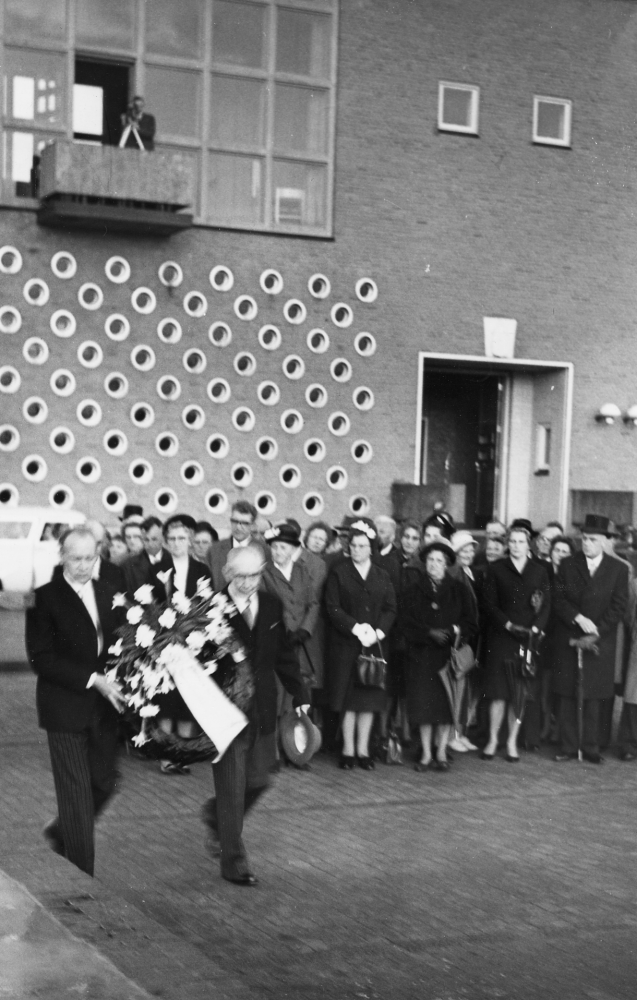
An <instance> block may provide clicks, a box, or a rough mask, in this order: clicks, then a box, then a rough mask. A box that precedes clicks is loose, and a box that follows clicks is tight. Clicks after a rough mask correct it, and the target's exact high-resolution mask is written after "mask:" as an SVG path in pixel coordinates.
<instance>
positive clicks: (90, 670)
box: [26, 526, 124, 875]
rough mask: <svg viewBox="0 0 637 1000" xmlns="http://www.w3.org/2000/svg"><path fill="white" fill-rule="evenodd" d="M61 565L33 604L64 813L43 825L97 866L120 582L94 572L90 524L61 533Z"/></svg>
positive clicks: (39, 695)
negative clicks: (108, 670) (107, 671)
mask: <svg viewBox="0 0 637 1000" xmlns="http://www.w3.org/2000/svg"><path fill="white" fill-rule="evenodd" d="M61 554H62V567H63V572H62V574H60V575H59V576H56V577H54V579H53V580H51V582H50V583H47V584H45V585H44V586H43V587H38V589H37V590H36V591H35V606H34V607H33V608H31V609H30V610H29V611H28V612H27V631H26V642H27V650H28V653H29V660H30V663H31V666H32V668H33V670H34V671H35V673H36V674H37V675H38V683H37V688H36V701H37V709H38V718H39V722H40V726H41V727H42V729H45V730H46V732H47V737H48V742H49V751H50V755H51V767H52V770H53V779H54V782H55V791H56V795H57V801H58V817H57V818H56V819H54V820H53V821H52V822H51V823H49V824H48V826H47V827H45V831H44V832H45V837H46V838H47V840H48V842H49V843H50V845H51V847H52V848H53V849H54V850H55V851H56V852H57V853H58V854H64V855H66V857H67V858H68V860H69V861H71V862H72V863H73V864H74V865H77V867H78V868H81V869H82V871H85V872H87V873H88V874H89V875H92V874H93V869H94V859H95V844H94V836H93V832H94V822H95V817H96V816H97V815H98V814H99V813H100V812H101V811H102V809H103V808H104V806H105V805H106V803H107V802H108V800H109V798H110V797H111V795H112V794H113V792H114V790H115V782H116V778H117V770H116V756H117V735H118V724H117V712H118V711H121V709H122V708H123V706H124V699H123V697H122V695H121V692H120V690H119V687H118V686H117V685H116V684H112V683H110V682H109V681H107V680H106V677H105V676H104V668H105V666H106V660H107V657H108V649H109V646H110V645H111V643H112V642H113V641H114V633H115V629H116V628H117V627H118V626H119V625H121V624H122V623H123V620H124V612H123V609H122V608H120V607H116V608H113V597H114V595H115V590H114V588H112V587H111V586H109V584H107V583H105V582H103V581H102V580H93V579H92V578H91V575H92V572H93V567H94V565H95V561H96V559H97V545H96V541H95V537H94V535H93V534H92V532H91V531H90V530H89V529H88V528H86V527H83V526H82V527H77V528H72V529H71V530H70V531H68V532H67V533H66V534H65V535H64V536H63V538H62V540H61Z"/></svg>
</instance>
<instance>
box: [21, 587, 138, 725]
mask: <svg viewBox="0 0 637 1000" xmlns="http://www.w3.org/2000/svg"><path fill="white" fill-rule="evenodd" d="M93 590H94V593H95V602H96V604H97V611H98V615H99V619H100V625H101V630H102V639H103V648H102V652H101V654H100V655H99V656H98V654H97V632H96V630H95V626H94V624H93V620H92V618H91V616H90V614H89V613H88V610H87V608H86V606H85V605H84V602H83V601H82V599H81V598H80V597H78V595H77V594H76V593H75V591H74V590H73V588H72V587H71V586H69V584H68V583H67V582H66V580H65V579H64V577H63V576H57V577H55V578H54V579H53V580H51V582H50V583H46V584H44V586H43V587H38V588H37V590H36V591H35V605H34V607H33V608H29V609H28V611H27V622H26V644H27V651H28V655H29V662H30V664H31V667H32V669H33V670H34V672H35V673H36V674H37V676H38V682H37V687H36V704H37V709H38V719H39V722H40V726H41V727H42V729H47V730H49V731H51V732H67V733H77V732H80V731H81V730H82V729H84V728H85V727H86V726H87V725H88V724H89V722H90V721H91V719H92V718H93V716H94V714H95V712H96V710H97V709H98V707H99V709H100V711H103V709H104V705H105V704H106V705H107V706H108V708H109V709H110V710H111V711H112V712H113V713H115V709H112V708H111V706H110V705H109V703H108V702H106V700H105V699H104V698H103V697H102V695H101V694H99V692H97V691H96V690H95V688H87V687H86V685H87V683H88V681H89V678H90V676H91V674H93V673H104V669H105V667H106V661H107V659H108V648H109V646H111V645H112V644H113V642H114V641H115V629H116V628H118V627H119V626H120V625H122V624H123V623H124V614H125V612H124V609H123V608H113V597H114V595H115V589H114V588H113V587H111V586H109V584H108V583H105V582H103V581H102V580H94V581H93Z"/></svg>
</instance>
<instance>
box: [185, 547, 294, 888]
mask: <svg viewBox="0 0 637 1000" xmlns="http://www.w3.org/2000/svg"><path fill="white" fill-rule="evenodd" d="M264 569H265V560H264V557H263V553H262V551H261V549H260V548H258V547H257V546H256V545H247V546H246V547H244V548H233V549H230V551H229V552H228V555H227V559H226V563H225V566H224V568H223V575H224V578H225V580H226V581H227V587H226V589H225V590H224V593H225V594H227V596H228V597H229V598H230V600H231V601H232V602H233V604H234V607H235V608H236V613H234V614H233V615H232V616H231V617H230V624H231V626H232V628H233V630H234V632H235V634H236V636H237V639H238V640H239V642H240V643H241V645H242V647H243V648H244V650H245V653H246V656H247V660H248V663H249V665H250V671H251V674H252V680H253V693H252V695H251V697H250V699H249V702H248V705H247V706H246V707H244V709H243V710H244V712H245V715H246V716H247V719H248V725H247V726H246V727H245V728H244V729H243V730H242V732H241V733H239V735H238V736H236V737H235V739H234V740H233V741H232V743H231V744H230V746H229V747H228V749H227V750H226V751H225V753H224V755H223V757H222V758H221V760H219V761H218V762H216V763H213V765H212V770H213V776H214V782H215V792H216V797H215V798H212V799H209V800H208V801H207V802H206V803H205V804H204V806H203V809H202V819H203V821H204V823H205V824H206V826H207V827H208V831H209V837H208V847H209V849H210V851H211V853H213V854H214V855H215V856H218V857H220V860H221V874H222V876H223V878H225V879H227V881H229V882H234V883H235V884H237V885H243V886H254V885H256V884H257V879H256V878H255V876H254V875H253V874H252V872H251V871H250V865H249V862H248V856H247V853H246V849H245V847H244V844H243V839H242V833H243V818H244V816H245V814H246V812H247V811H248V810H249V809H251V808H252V807H253V806H254V804H255V803H256V801H257V800H258V799H259V798H260V796H261V795H262V794H263V792H264V791H265V790H266V788H267V787H268V784H269V774H270V769H271V767H272V766H273V764H274V762H275V758H276V752H275V728H276V709H277V689H276V681H275V674H276V675H278V677H279V678H280V680H281V682H282V684H283V686H284V687H285V688H286V690H287V691H289V693H290V694H291V695H292V697H293V704H294V707H295V708H296V709H297V711H299V710H303V711H306V710H307V709H308V708H309V701H310V698H309V693H308V692H307V691H306V689H305V686H304V684H303V681H302V678H301V673H300V668H299V662H298V657H297V655H296V653H295V650H294V648H293V646H292V645H291V643H290V642H289V640H288V638H287V635H286V629H285V625H284V624H283V606H282V604H281V601H280V600H279V598H278V597H276V596H275V595H274V594H268V593H265V592H262V591H259V585H260V583H261V575H262V573H263V570H264ZM236 669H237V667H236V662H235V658H233V657H232V656H225V657H224V658H223V659H222V660H221V661H220V662H219V666H218V668H217V672H216V673H215V677H214V679H215V682H216V683H218V684H219V685H220V686H221V687H225V685H226V682H227V680H228V678H229V677H231V676H232V674H233V673H234V671H235V670H236Z"/></svg>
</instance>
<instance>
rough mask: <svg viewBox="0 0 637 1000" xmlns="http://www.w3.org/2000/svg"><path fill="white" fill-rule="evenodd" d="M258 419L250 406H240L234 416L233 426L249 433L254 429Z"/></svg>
mask: <svg viewBox="0 0 637 1000" xmlns="http://www.w3.org/2000/svg"><path fill="white" fill-rule="evenodd" d="M255 423H256V417H255V415H254V413H253V412H252V410H251V409H250V407H249V406H238V407H237V409H236V410H235V411H234V413H233V414H232V426H233V427H234V428H235V430H237V431H244V432H245V433H247V432H248V431H251V430H252V429H253V428H254V425H255Z"/></svg>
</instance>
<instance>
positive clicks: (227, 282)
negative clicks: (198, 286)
mask: <svg viewBox="0 0 637 1000" xmlns="http://www.w3.org/2000/svg"><path fill="white" fill-rule="evenodd" d="M208 280H209V282H210V284H211V285H212V287H213V288H214V290H215V292H229V291H230V289H231V288H232V286H233V285H234V274H233V273H232V271H231V270H230V268H229V267H226V266H225V265H224V264H217V266H216V267H213V268H212V270H211V272H210V274H209V275H208Z"/></svg>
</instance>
